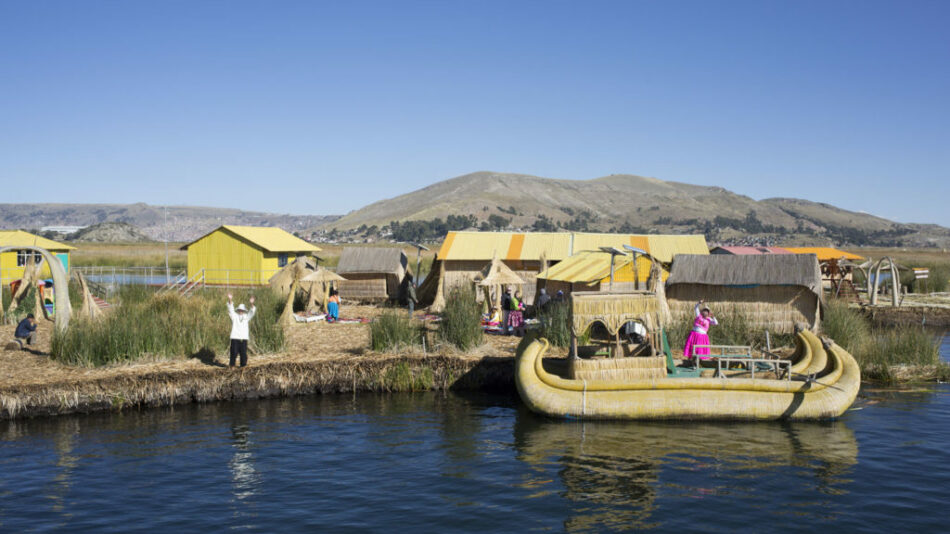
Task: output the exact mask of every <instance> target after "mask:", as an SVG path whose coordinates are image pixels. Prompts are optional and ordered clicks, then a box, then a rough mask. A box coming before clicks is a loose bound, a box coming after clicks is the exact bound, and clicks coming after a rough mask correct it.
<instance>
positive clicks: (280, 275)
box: [267, 256, 317, 296]
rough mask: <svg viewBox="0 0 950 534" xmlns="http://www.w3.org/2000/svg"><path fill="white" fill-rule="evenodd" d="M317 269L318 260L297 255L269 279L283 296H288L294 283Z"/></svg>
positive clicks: (275, 289) (272, 287)
mask: <svg viewBox="0 0 950 534" xmlns="http://www.w3.org/2000/svg"><path fill="white" fill-rule="evenodd" d="M316 270H317V262H316V261H314V259H313V258H308V257H305V256H297V258H296V259H294V260H293V261H292V262H290V263H288V264H287V265H285V266H283V267H282V268H281V269H280V270H279V271H277V272H276V273H274V275H273V276H271V277H270V279H269V280H268V281H267V283H268V285H270V287H271V289H273V290H274V291H276V292H277V293H279V294H280V295H282V296H287V293H289V292H290V289H291V287H293V285H294V283H296V282H299V281H300V280H302V279H303V278H304V277H305V276H307V275H308V274H310V273H313V272H315V271H316Z"/></svg>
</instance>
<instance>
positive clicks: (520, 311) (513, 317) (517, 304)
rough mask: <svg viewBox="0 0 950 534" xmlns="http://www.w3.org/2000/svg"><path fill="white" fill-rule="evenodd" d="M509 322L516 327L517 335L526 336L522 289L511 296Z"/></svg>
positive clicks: (513, 327)
mask: <svg viewBox="0 0 950 534" xmlns="http://www.w3.org/2000/svg"><path fill="white" fill-rule="evenodd" d="M508 324H509V326H511V328H512V329H514V331H515V335H516V336H518V337H524V333H525V324H524V303H523V302H521V292H520V291H519V292H517V293H515V296H513V297H511V311H510V312H508Z"/></svg>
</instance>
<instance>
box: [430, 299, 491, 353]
mask: <svg viewBox="0 0 950 534" xmlns="http://www.w3.org/2000/svg"><path fill="white" fill-rule="evenodd" d="M483 336H484V333H483V332H482V307H481V305H480V304H479V303H478V302H476V301H475V289H474V288H473V287H471V286H464V287H463V286H456V287H453V288H452V289H451V290H450V291H449V294H448V296H447V297H446V299H445V309H444V310H443V311H442V321H441V322H440V323H439V338H440V339H442V340H443V341H445V342H446V343H449V344H451V345H454V346H455V347H457V348H459V349H460V350H469V349H473V348H475V347H477V346H479V345H481V344H482V339H483Z"/></svg>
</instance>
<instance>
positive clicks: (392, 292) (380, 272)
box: [336, 247, 409, 302]
mask: <svg viewBox="0 0 950 534" xmlns="http://www.w3.org/2000/svg"><path fill="white" fill-rule="evenodd" d="M336 272H337V274H339V275H340V276H342V277H343V278H345V280H343V281H341V282H340V283H339V289H340V293H341V294H342V295H344V296H345V297H346V298H347V299H350V300H360V301H365V302H383V301H386V300H396V299H398V298H399V296H400V292H401V291H402V289H403V287H402V286H403V284H404V280H406V275H407V274H409V260H408V258H407V257H406V253H405V252H403V250H402V249H401V248H397V247H346V248H344V249H343V252H342V253H341V254H340V263H339V264H338V265H337V268H336Z"/></svg>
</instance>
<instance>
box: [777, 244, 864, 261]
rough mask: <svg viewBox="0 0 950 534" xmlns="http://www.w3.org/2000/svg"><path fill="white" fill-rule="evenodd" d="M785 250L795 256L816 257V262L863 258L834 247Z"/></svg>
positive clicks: (790, 248) (789, 248) (787, 248)
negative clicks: (808, 255)
mask: <svg viewBox="0 0 950 534" xmlns="http://www.w3.org/2000/svg"><path fill="white" fill-rule="evenodd" d="M785 249H786V250H791V251H792V252H794V253H795V254H814V255H815V256H818V261H828V260H840V259H846V260H863V259H864V258H863V257H861V256H858V255H857V254H852V253H850V252H845V251H843V250H838V249H836V248H834V247H785Z"/></svg>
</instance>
